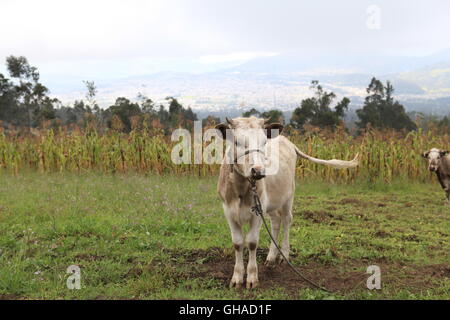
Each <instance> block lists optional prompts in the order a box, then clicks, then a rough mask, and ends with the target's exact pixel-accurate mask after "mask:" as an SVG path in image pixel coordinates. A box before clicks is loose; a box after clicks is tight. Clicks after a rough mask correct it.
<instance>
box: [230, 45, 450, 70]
mask: <svg viewBox="0 0 450 320" xmlns="http://www.w3.org/2000/svg"><path fill="white" fill-rule="evenodd" d="M443 61H450V48H449V49H447V50H444V51H441V52H439V53H436V54H433V55H429V56H424V57H408V56H389V55H371V56H368V55H365V56H355V55H347V54H345V53H338V52H333V53H330V54H327V55H321V56H309V57H308V56H305V55H304V54H281V55H277V56H270V57H261V58H256V59H253V60H251V61H248V62H246V63H244V64H242V65H240V66H237V67H234V68H231V69H230V70H232V71H238V72H258V73H285V72H301V73H312V72H320V73H324V72H326V73H329V74H333V73H340V74H342V73H350V74H354V73H359V74H361V73H362V74H373V75H375V76H381V75H384V74H394V73H401V72H407V71H411V70H416V69H418V68H423V67H426V66H428V65H431V64H436V63H440V62H443Z"/></svg>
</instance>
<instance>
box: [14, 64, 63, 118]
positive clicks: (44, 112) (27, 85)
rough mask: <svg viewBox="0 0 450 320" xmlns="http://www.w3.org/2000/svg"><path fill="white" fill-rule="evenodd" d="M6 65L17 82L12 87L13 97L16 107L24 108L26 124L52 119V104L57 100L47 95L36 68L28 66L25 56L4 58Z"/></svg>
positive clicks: (53, 112)
mask: <svg viewBox="0 0 450 320" xmlns="http://www.w3.org/2000/svg"><path fill="white" fill-rule="evenodd" d="M6 67H7V69H8V72H9V74H10V76H11V78H14V79H17V81H18V82H19V83H18V84H16V85H15V88H14V91H15V99H16V100H17V102H18V104H17V108H18V109H25V112H26V114H27V124H28V126H30V127H31V126H37V125H39V124H40V123H41V122H42V121H43V120H48V119H54V118H55V108H54V104H56V103H57V102H58V100H57V99H55V98H50V97H49V96H48V94H49V90H48V89H47V87H45V86H44V85H42V84H41V83H40V82H39V79H40V75H39V72H38V70H37V68H36V67H32V66H30V64H29V63H28V60H27V59H26V58H25V57H15V56H9V57H7V58H6ZM18 111H19V112H21V110H18ZM22 114H23V112H22Z"/></svg>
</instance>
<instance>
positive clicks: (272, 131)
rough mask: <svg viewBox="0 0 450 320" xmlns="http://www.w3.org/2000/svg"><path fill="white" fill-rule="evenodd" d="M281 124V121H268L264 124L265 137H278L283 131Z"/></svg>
mask: <svg viewBox="0 0 450 320" xmlns="http://www.w3.org/2000/svg"><path fill="white" fill-rule="evenodd" d="M283 128H284V127H283V125H282V124H281V123H270V124H268V125H266V127H265V129H266V135H267V138H269V139H272V138H276V137H278V135H279V134H280V133H281V131H283Z"/></svg>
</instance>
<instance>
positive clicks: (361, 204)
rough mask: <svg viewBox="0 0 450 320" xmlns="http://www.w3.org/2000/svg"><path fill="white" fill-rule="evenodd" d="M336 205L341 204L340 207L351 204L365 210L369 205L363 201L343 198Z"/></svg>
mask: <svg viewBox="0 0 450 320" xmlns="http://www.w3.org/2000/svg"><path fill="white" fill-rule="evenodd" d="M338 204H341V205H345V204H352V205H356V206H359V207H363V208H367V207H368V206H369V204H370V203H368V202H365V201H361V200H359V199H355V198H344V199H341V200H340V201H339V202H338Z"/></svg>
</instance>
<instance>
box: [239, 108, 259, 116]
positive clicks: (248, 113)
mask: <svg viewBox="0 0 450 320" xmlns="http://www.w3.org/2000/svg"><path fill="white" fill-rule="evenodd" d="M242 116H243V117H246V118H249V117H251V116H255V117H257V118H259V117H260V116H261V112H259V111H258V110H256V109H255V108H251V109H250V110H249V111H246V112H244V113H242Z"/></svg>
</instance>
